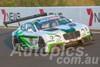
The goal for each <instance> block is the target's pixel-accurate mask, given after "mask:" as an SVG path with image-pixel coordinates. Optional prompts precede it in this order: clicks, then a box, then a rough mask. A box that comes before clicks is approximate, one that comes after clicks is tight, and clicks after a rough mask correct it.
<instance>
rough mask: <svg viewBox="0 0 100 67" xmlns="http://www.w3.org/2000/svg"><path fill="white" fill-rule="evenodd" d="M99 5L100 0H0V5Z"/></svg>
mask: <svg viewBox="0 0 100 67" xmlns="http://www.w3.org/2000/svg"><path fill="white" fill-rule="evenodd" d="M34 6H35V7H38V6H40V7H41V6H100V0H0V7H34Z"/></svg>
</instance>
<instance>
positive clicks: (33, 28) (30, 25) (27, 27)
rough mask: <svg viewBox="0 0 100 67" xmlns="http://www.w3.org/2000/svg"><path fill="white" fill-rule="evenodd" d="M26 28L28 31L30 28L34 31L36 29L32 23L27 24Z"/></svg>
mask: <svg viewBox="0 0 100 67" xmlns="http://www.w3.org/2000/svg"><path fill="white" fill-rule="evenodd" d="M25 27H26V30H27V31H28V30H29V29H32V30H33V31H36V30H35V27H34V26H33V25H32V24H26V26H25Z"/></svg>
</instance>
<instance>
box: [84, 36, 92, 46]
mask: <svg viewBox="0 0 100 67" xmlns="http://www.w3.org/2000/svg"><path fill="white" fill-rule="evenodd" d="M82 44H83V45H89V44H92V40H91V37H90V36H88V37H86V38H83V39H82Z"/></svg>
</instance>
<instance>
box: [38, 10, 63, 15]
mask: <svg viewBox="0 0 100 67" xmlns="http://www.w3.org/2000/svg"><path fill="white" fill-rule="evenodd" d="M39 11H40V14H42V13H44V12H45V11H44V10H43V9H39ZM48 15H59V16H62V15H63V14H62V13H53V12H49V13H48Z"/></svg>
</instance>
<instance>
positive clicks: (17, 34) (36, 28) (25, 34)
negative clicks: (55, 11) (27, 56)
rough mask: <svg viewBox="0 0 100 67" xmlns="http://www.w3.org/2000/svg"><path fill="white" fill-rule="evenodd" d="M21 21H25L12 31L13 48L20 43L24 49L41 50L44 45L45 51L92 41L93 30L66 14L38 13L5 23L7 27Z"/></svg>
mask: <svg viewBox="0 0 100 67" xmlns="http://www.w3.org/2000/svg"><path fill="white" fill-rule="evenodd" d="M20 21H24V22H25V23H24V24H23V25H20V26H19V28H18V29H17V30H16V31H14V32H12V44H13V48H14V47H15V46H16V44H19V45H20V49H21V50H22V51H24V50H25V48H27V49H33V50H39V49H41V48H43V47H44V50H43V51H44V52H50V51H51V48H52V47H59V48H61V46H64V47H66V46H68V45H74V44H82V45H85V44H90V43H91V42H92V36H91V32H90V30H89V28H88V27H87V26H86V25H84V24H81V23H75V22H72V21H70V20H69V19H67V18H65V17H64V16H59V15H49V16H48V15H47V14H46V13H43V14H36V15H33V16H29V17H24V18H20V19H17V20H12V21H7V22H4V25H5V27H7V25H8V24H11V23H15V22H20ZM20 23H21V22H20Z"/></svg>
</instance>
